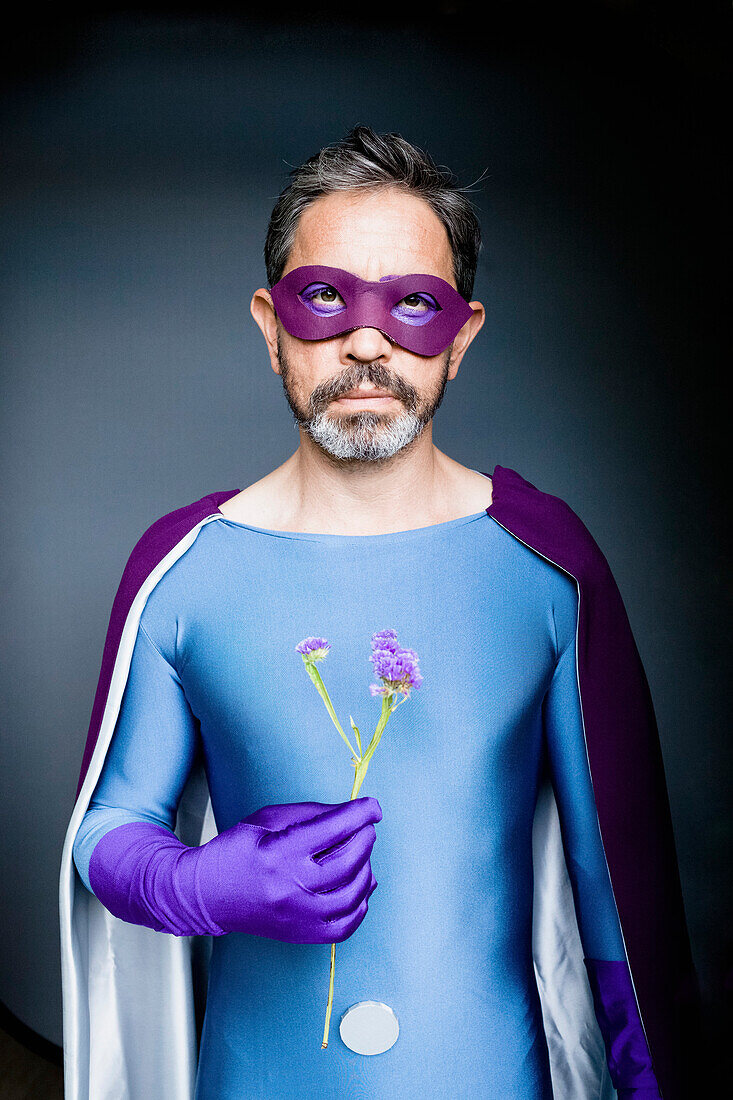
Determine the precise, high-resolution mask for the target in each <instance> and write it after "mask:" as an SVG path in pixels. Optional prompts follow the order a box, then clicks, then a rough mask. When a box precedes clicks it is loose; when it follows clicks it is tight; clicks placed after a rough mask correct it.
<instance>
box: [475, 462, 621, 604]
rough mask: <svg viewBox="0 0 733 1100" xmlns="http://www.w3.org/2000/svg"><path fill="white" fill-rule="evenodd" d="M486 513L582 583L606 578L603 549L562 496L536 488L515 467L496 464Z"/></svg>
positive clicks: (607, 573)
mask: <svg viewBox="0 0 733 1100" xmlns="http://www.w3.org/2000/svg"><path fill="white" fill-rule="evenodd" d="M492 481H493V499H492V504H491V508H490V509H489V514H490V515H491V516H493V518H494V519H496V520H498V522H499V523H501V524H502V526H505V527H506V528H507V530H509V531H510V532H511V533H512V534H514V535H515V536H516V537H517V538H519V539H521V540H522V541H523V542H525V543H526V544H527V545H528V546H530V547H531V548H532V549H534V550H536V551H537V552H538V553H540V554H542V555H543V556H545V557H546V558H547V559H548V560H549V561H551V562H553V563H554V564H556V565H559V566H560V567H561V568H562V569H565V570H566V571H567V572H569V573H570V574H571V576H573V577H574V578H575V579H576V580H578V581H581V580H582V581H584V582H585V583H591V584H594V583H597V582H599V581H608V579H609V576H610V569H609V566H608V562H607V560H606V557H605V555H604V554H603V551H602V550H601V548H600V546H599V545H598V543H597V542H596V540H595V538H594V537H593V535H592V534H591V532H590V531H589V530H588V528H587V527H586V525H585V523H584V522H583V520H582V519H581V518H580V516H579V515H578V513H577V512H576V511H575V510H574V509H573V508H572V507H571V506H570V504H569V503H568V502H567V501H566V500H564V499H563V498H562V497H560V496H557V495H555V494H554V493H548V492H545V491H543V490H541V489H538V488H537V486H536V485H533V484H532V482H530V481H528V480H527V479H526V478H524V477H522V476H521V474H519V473H517V471H516V470H512V469H510V468H509V467H506V466H496V467H495V469H494V473H493V478H492Z"/></svg>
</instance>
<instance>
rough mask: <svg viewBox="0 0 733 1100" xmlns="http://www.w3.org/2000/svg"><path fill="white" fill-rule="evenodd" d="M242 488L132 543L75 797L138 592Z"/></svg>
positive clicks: (165, 521) (188, 508) (177, 514)
mask: <svg viewBox="0 0 733 1100" xmlns="http://www.w3.org/2000/svg"><path fill="white" fill-rule="evenodd" d="M239 491H240V490H239V489H226V490H222V491H221V492H218V493H209V494H208V496H205V497H201V499H200V500H197V501H194V503H193V504H186V505H184V506H183V507H182V508H176V509H175V511H173V512H168V513H167V515H164V516H161V517H160V519H157V520H155V522H154V523H152V524H151V525H150V527H148V529H147V531H145V532H144V533H143V534H142V535H141V536H140V538H139V539H138V541H137V543H136V544H135V546H134V547H133V549H132V552H131V554H130V556H129V558H128V560H127V565H126V566H125V569H124V572H123V574H122V580H121V581H120V584H119V588H118V589H117V595H116V596H115V598H114V602H113V604H112V614H111V616H110V620H109V626H108V628H107V637H106V639H105V643H104V650H103V652H102V667H101V670H100V673H99V681H98V683H97V691H96V694H95V696H94V705H93V707H92V717H91V721H90V723H89V732H88V734H87V741H86V745H85V747H84V756H83V758H82V763H81V773H80V775H79V782H78V784H77V788H76V798H75V801H76V799H78V797H79V792H80V791H81V788H82V785H83V783H84V779H85V778H86V774H87V770H88V768H89V763H90V761H91V759H92V755H93V753H94V747H95V745H96V744H97V737H98V736H99V730H100V727H101V725H102V716H103V714H104V708H105V704H106V702H107V694H108V692H109V688H110V683H111V681H112V670H113V669H114V664H115V658H116V657H117V650H118V648H119V644H120V639H121V638H122V631H123V629H124V626H125V623H126V621H127V616H128V614H129V611H130V608H131V606H132V602H133V600H134V599H135V596H136V595H137V594H138V592H139V591H140V589H141V587H142V585H143V583H144V582H145V580H146V579H147V578H148V577H149V576H150V574H151V573H152V571H153V569H154V568H155V566H156V565H158V563H159V562H161V561H162V560H163V558H164V557H165V556H166V554H167V553H169V551H170V550H172V549H173V547H174V546H175V545H176V543H178V542H180V540H181V539H182V538H183V537H184V536H185V535H186V534H187V533H188V532H189V531H191V530H192V529H193V528H194V527H195V526H196V524H197V523H199V522H200V521H201V520H202V519H205V518H206V516H210V515H211V514H212V513H213V512H215V511H216V510H217V508H218V507H219V505H220V504H223V503H224V501H225V500H229V498H230V497H233V496H234V495H235V494H236V493H238V492H239Z"/></svg>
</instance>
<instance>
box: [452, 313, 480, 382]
mask: <svg viewBox="0 0 733 1100" xmlns="http://www.w3.org/2000/svg"><path fill="white" fill-rule="evenodd" d="M468 304H469V305H470V307H471V309H472V310H473V313H472V314H471V316H470V317H469V318H468V320H467V321H466V323H465V325H464V326H463V328H462V329H461V330H460V332H459V333H458V335H457V336H456V338H455V340H454V341H453V351H452V352H451V357H450V368H449V370H448V378H449V379H451V380H452V379H453V378H455V376H456V375H457V374H458V368H459V366H460V364H461V359H463V356H464V355H465V354H466V352H467V351H468V348H469V347H470V345H471V344H472V343H473V341H474V339H475V338H476V337H477V336H478V334H479V331H480V330H481V329H482V328H483V324H484V321H485V320H486V310H485V309H484V307H483V306H482V304H481V302H469V303H468Z"/></svg>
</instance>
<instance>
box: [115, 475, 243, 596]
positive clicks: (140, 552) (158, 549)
mask: <svg viewBox="0 0 733 1100" xmlns="http://www.w3.org/2000/svg"><path fill="white" fill-rule="evenodd" d="M238 491H239V490H237V489H229V490H223V491H220V492H214V493H208V494H207V495H206V496H203V497H200V498H199V500H195V501H193V502H192V503H191V504H184V505H183V506H182V507H179V508H174V509H173V511H170V512H166V513H165V514H164V515H162V516H159V517H158V519H156V520H154V521H153V522H152V523H151V524H150V526H149V527H146V528H145V530H144V531H143V533H142V534H141V535H140V537H139V538H138V540H137V542H136V543H135V545H134V546H133V548H132V550H131V552H130V555H129V557H128V559H127V564H126V565H125V571H124V574H123V580H125V579H127V580H128V582H131V583H135V582H139V583H138V587H139V584H141V583H142V581H143V580H144V579H145V577H147V576H149V574H150V573H151V572H152V570H153V569H154V568H155V566H156V565H158V564H159V563H160V562H161V561H162V560H163V558H164V557H165V556H166V554H168V553H169V552H170V551H171V550H172V549H173V548H174V547H175V546H177V545H178V543H179V542H180V541H181V539H183V538H185V536H186V535H187V534H189V532H191V531H192V530H193V529H194V528H195V527H196V525H197V524H199V523H200V522H201V521H202V520H204V519H206V517H207V516H210V515H212V514H213V513H214V512H216V511H217V510H218V508H219V505H220V504H222V503H223V502H224V501H225V500H228V499H229V497H231V496H234V495H235V494H236V493H237V492H238Z"/></svg>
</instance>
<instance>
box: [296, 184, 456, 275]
mask: <svg viewBox="0 0 733 1100" xmlns="http://www.w3.org/2000/svg"><path fill="white" fill-rule="evenodd" d="M349 241H351V242H354V241H356V242H358V243H357V245H356V247H354V246H353V244H352V245H351V247H349V246H348V245H347V242H349ZM406 245H407V247H406ZM333 252H335V253H336V255H335V256H334V255H333ZM390 252H394V254H395V255H393V257H392V264H394V263H395V260H397V263H400V261H402V263H400V266H403V265H404V267H405V268H406V269H407V270H406V271H405V274H416V273H420V274H432V275H435V276H437V277H438V278H443V279H445V280H446V281H447V282H448V283H450V284H451V285H453V284H454V278H455V276H454V269H453V254H452V250H451V247H450V242H449V240H448V235H447V232H446V230H445V227H444V226H443V225H442V223H441V222H440V220H439V219H438V217H437V215H436V214H435V213H434V211H433V210H432V209H431V208H430V207H429V206H428V205H427V204H426V203H424V201H423V200H421V199H418V198H415V197H413V196H405V195H401V196H399V195H398V196H392V198H391V199H389V198H386V197H384V196H382V197H381V198H379V200H376V199H371V200H369V199H364V198H363V197H354V196H348V195H345V194H343V193H341V194H337V195H330V196H325V197H323V196H322V197H321V198H320V199H317V200H316V201H315V202H314V203H312V204H311V205H310V206H309V207H307V208H306V210H304V212H303V214H302V215H301V218H300V221H299V224H298V227H297V229H296V233H295V240H294V242H293V248H292V250H291V254H290V256H289V258H288V261H287V264H286V268H285V271H284V272H283V274H285V273H287V271H289V270H292V268H295V267H301V266H305V265H312V264H318V265H322V266H325V267H339V268H341V269H342V270H344V271H351V272H352V273H353V274H355V275H358V276H359V278H362V279H365V280H366V281H371V282H378V281H380V276H379V268H380V266H382V264H381V258H382V257H383V256H385V254H386V256H387V262H389V253H390ZM397 257H399V260H398V259H397ZM392 264H390V266H392ZM385 266H386V265H385ZM395 266H396V265H395ZM353 268H358V269H359V270H356V271H354V270H353ZM393 271H394V268H393ZM369 276H372V277H371V278H369ZM389 277H390V278H399V275H394V274H392V275H390V276H389Z"/></svg>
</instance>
